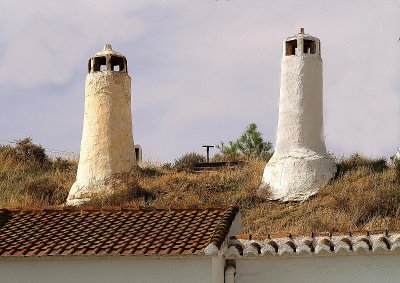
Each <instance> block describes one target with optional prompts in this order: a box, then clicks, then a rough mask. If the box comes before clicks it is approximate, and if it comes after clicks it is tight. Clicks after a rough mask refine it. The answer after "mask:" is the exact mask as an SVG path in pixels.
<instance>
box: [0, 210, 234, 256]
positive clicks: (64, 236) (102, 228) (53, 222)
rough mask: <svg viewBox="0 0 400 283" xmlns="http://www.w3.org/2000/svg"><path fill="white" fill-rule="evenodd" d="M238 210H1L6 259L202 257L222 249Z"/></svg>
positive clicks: (0, 246)
mask: <svg viewBox="0 0 400 283" xmlns="http://www.w3.org/2000/svg"><path fill="white" fill-rule="evenodd" d="M237 212H238V208H237V207H233V206H230V207H227V208H208V209H171V210H161V209H152V210H133V209H126V208H108V209H106V208H103V209H76V208H70V207H66V208H59V209H55V208H49V209H38V210H37V209H36V210H35V209H32V210H24V211H22V210H13V211H10V210H6V209H2V210H0V257H5V256H63V255H133V256H136V255H145V256H147V255H156V256H161V255H198V254H204V253H205V249H206V248H207V246H211V247H213V248H214V249H215V247H216V248H220V246H221V244H222V243H223V241H224V239H225V238H226V236H227V235H228V232H229V228H230V226H231V224H232V221H233V219H234V218H235V215H236V213H237Z"/></svg>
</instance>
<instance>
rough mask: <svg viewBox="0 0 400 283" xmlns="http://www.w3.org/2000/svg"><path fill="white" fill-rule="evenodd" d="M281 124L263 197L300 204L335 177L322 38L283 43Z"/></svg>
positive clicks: (302, 36)
mask: <svg viewBox="0 0 400 283" xmlns="http://www.w3.org/2000/svg"><path fill="white" fill-rule="evenodd" d="M281 69H282V70H281V89H280V101H279V121H278V131H277V140H276V147H275V151H274V154H273V156H272V158H271V159H270V161H269V162H268V163H267V165H266V167H265V170H264V175H263V179H262V185H261V187H260V193H263V191H264V192H265V189H266V188H268V190H269V191H270V193H271V194H270V199H273V200H281V201H302V200H305V199H307V198H308V197H310V196H312V195H314V194H315V193H317V192H318V190H319V189H320V188H321V187H323V186H325V185H326V184H327V183H328V182H329V180H330V179H331V178H332V177H333V176H334V175H335V172H336V165H335V164H334V162H333V161H332V160H331V158H330V156H329V155H328V153H327V152H326V148H325V141H324V131H323V107H322V105H323V98H322V58H321V44H320V41H319V39H318V38H315V37H312V36H310V35H308V34H304V30H303V29H301V31H300V33H299V34H297V35H294V36H292V37H289V38H287V39H285V40H284V42H283V57H282V63H281Z"/></svg>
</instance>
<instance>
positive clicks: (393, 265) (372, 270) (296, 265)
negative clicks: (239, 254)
mask: <svg viewBox="0 0 400 283" xmlns="http://www.w3.org/2000/svg"><path fill="white" fill-rule="evenodd" d="M399 266H400V255H399V254H393V255H370V254H368V255H354V256H352V255H347V256H326V257H324V256H314V257H277V258H271V257H268V258H267V259H241V260H237V261H236V278H235V279H236V281H235V282H236V283H267V282H274V283H279V282H282V283H283V282H284V283H287V282H297V283H303V282H304V283H313V282H315V283H317V282H318V283H320V282H326V283H343V282H352V283H358V282H360V283H361V282H363V283H369V282H370V283H376V282H380V283H386V282H387V283H389V282H390V283H393V282H400V269H399Z"/></svg>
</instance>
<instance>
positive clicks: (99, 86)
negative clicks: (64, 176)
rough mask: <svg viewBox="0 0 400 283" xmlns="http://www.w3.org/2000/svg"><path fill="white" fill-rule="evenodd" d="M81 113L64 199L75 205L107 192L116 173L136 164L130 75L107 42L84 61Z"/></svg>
mask: <svg viewBox="0 0 400 283" xmlns="http://www.w3.org/2000/svg"><path fill="white" fill-rule="evenodd" d="M88 71H89V74H88V75H87V77H86V82H85V114H84V122H83V134H82V141H81V150H80V158H79V165H78V173H77V177H76V181H75V183H74V184H73V186H72V188H71V190H70V192H69V195H68V199H67V204H68V205H79V204H81V203H83V202H86V201H88V200H90V198H91V197H92V196H93V195H96V194H109V193H110V192H112V190H113V188H114V186H115V184H116V181H118V180H116V176H118V175H121V174H124V173H128V172H130V171H131V170H132V169H133V167H134V166H135V165H136V164H137V162H136V158H135V149H134V142H133V135H132V114H131V78H130V76H129V75H128V69H127V61H126V58H125V56H124V55H122V54H120V53H118V52H116V51H114V50H112V47H111V45H109V44H107V45H106V46H105V47H104V50H102V51H100V52H97V53H96V54H94V55H93V56H92V57H91V58H90V60H89V64H88Z"/></svg>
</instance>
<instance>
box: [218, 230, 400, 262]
mask: <svg viewBox="0 0 400 283" xmlns="http://www.w3.org/2000/svg"><path fill="white" fill-rule="evenodd" d="M398 248H400V234H398V233H396V234H392V235H388V234H387V233H378V234H369V233H366V234H359V235H352V234H347V235H337V236H332V235H329V236H316V237H315V236H310V237H304V236H298V237H292V236H291V235H289V236H284V237H265V238H257V239H252V238H251V237H243V236H238V237H235V236H233V237H231V238H230V239H229V245H228V248H227V250H226V251H225V252H224V255H225V257H228V258H229V257H251V256H274V255H279V256H283V255H307V254H309V255H312V254H346V253H352V252H357V253H369V252H393V251H395V250H397V249H398ZM399 251H400V250H399Z"/></svg>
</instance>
